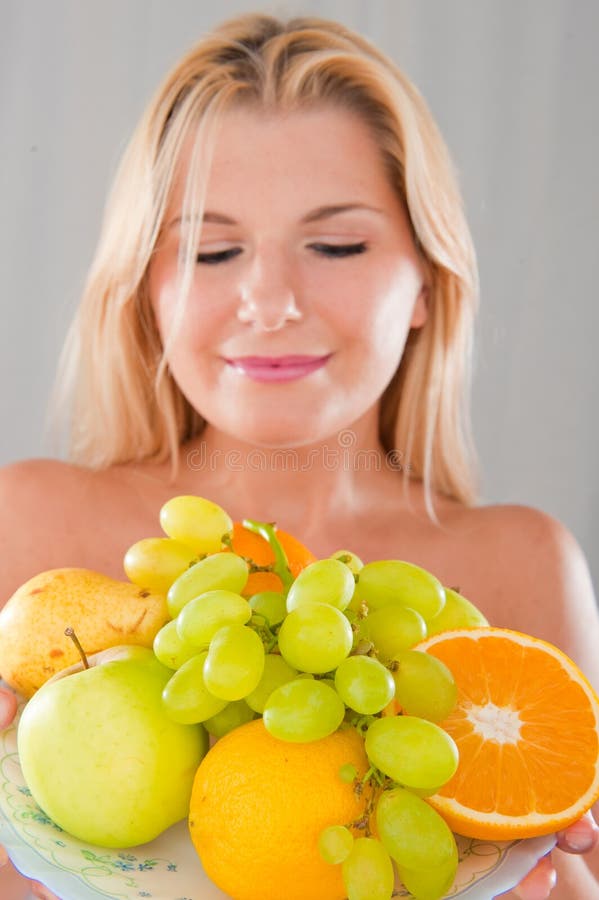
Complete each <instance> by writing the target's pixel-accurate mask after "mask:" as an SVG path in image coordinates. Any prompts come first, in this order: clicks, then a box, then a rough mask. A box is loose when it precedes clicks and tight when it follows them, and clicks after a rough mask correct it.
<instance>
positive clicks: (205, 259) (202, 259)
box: [196, 247, 241, 265]
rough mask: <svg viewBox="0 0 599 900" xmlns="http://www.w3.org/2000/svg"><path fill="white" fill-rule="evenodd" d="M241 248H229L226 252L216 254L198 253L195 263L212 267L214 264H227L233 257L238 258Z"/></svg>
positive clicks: (220, 251)
mask: <svg viewBox="0 0 599 900" xmlns="http://www.w3.org/2000/svg"><path fill="white" fill-rule="evenodd" d="M240 253H241V247H229V249H228V250H219V251H217V252H216V253H198V255H197V256H196V262H199V263H205V264H207V265H214V264H215V263H221V262H227V260H229V259H233V258H234V257H235V256H239V254H240Z"/></svg>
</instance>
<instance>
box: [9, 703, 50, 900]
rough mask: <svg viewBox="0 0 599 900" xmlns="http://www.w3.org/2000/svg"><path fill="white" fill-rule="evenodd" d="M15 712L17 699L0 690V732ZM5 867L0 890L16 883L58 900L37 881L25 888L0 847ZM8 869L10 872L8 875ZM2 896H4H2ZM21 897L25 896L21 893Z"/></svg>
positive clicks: (42, 899) (46, 899) (43, 899)
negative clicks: (8, 882)
mask: <svg viewBox="0 0 599 900" xmlns="http://www.w3.org/2000/svg"><path fill="white" fill-rule="evenodd" d="M16 711H17V698H16V697H15V695H14V694H13V693H12V691H7V690H4V688H0V731H2V729H3V728H8V726H9V725H10V723H11V722H12V720H13V719H14V717H15V713H16ZM4 867H7V868H6V869H5V871H4V875H3V876H0V882H2V883H1V884H0V888H2V887H9V886H11V890H12V885H13V884H14V887H17V883H15V880H16V882H18V885H19V886H23V891H25V889H28V890H29V891H30V892H31V894H33V896H34V897H38V898H39V900H59V898H58V897H57V896H56V895H55V894H53V893H51V891H49V890H48V889H47V888H45V887H44V885H43V884H40V883H39V882H38V881H32V882H29V885H28V886H27V882H26V881H24V880H23V879H22V878H19V876H18V874H17V873H16V872H15V870H14V869H12V867H11V866H10V861H9V858H8V853H7V852H6V850H5V849H4V847H2V846H0V869H3V868H4ZM9 869H12V871H11V872H10V873H9ZM7 879H10V885H8V884H6V880H7ZM3 896H4V894H3ZM23 896H25V894H24V893H23Z"/></svg>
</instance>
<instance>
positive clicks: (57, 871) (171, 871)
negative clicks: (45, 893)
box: [0, 717, 555, 900]
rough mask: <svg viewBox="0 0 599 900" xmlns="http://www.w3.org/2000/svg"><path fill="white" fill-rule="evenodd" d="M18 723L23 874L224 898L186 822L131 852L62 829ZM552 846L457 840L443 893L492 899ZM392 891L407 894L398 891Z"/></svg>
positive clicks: (3, 750)
mask: <svg viewBox="0 0 599 900" xmlns="http://www.w3.org/2000/svg"><path fill="white" fill-rule="evenodd" d="M17 721H18V717H17V720H15V722H13V724H12V725H11V727H10V728H8V729H6V731H4V732H0V844H3V845H4V846H5V847H6V849H7V851H8V853H9V855H10V858H11V859H12V861H13V863H14V865H15V866H16V868H17V869H18V870H19V871H20V872H22V873H23V875H26V876H28V877H30V878H35V879H37V880H38V881H41V882H42V883H43V884H45V885H46V886H47V887H48V888H50V890H52V891H54V892H55V893H56V894H58V896H59V897H61V898H63V900H106V898H110V900H140V898H144V897H145V898H151V900H223V898H226V897H227V895H226V894H224V893H223V892H222V891H220V890H219V889H218V888H217V887H216V886H215V885H214V884H213V883H212V882H211V881H210V880H209V878H208V876H207V875H206V874H205V873H204V871H203V869H202V866H201V863H200V861H199V859H198V857H197V855H196V853H195V850H194V848H193V845H192V843H191V840H190V838H189V835H188V832H187V823H186V822H185V821H183V822H179V824H178V825H174V826H173V827H172V828H169V829H168V831H165V832H164V833H163V834H161V835H160V837H158V838H157V839H156V840H154V841H152V842H151V843H149V844H144V845H143V846H140V847H134V848H133V849H128V850H105V849H103V848H100V847H94V846H92V845H91V844H86V843H84V842H83V841H79V840H77V839H76V838H73V837H71V836H70V835H69V834H66V833H65V832H64V831H62V830H61V829H60V828H59V827H58V826H57V825H55V824H54V823H53V822H52V821H51V820H50V819H49V818H48V817H47V816H46V815H45V814H44V813H43V812H42V811H41V810H40V808H39V806H38V805H37V804H36V803H35V801H34V800H33V798H32V797H31V794H30V793H29V790H28V788H27V787H26V785H25V781H24V779H23V775H22V772H21V767H20V765H19V759H18V756H17V731H16V725H17ZM43 752H44V751H43V747H41V748H40V753H43ZM554 844H555V837H554V835H550V836H546V837H542V838H532V839H530V840H525V841H512V842H503V843H502V842H494V841H478V840H472V839H470V838H462V837H458V847H459V851H460V864H459V867H458V874H457V877H456V880H455V883H454V886H453V888H452V890H451V891H450V893H449V894H448V895H447V896H448V897H452V898H454V897H464V898H468V900H490V898H492V897H495V896H497V895H498V894H501V893H503V892H504V891H507V890H509V889H510V888H512V887H514V885H515V884H517V883H518V882H519V881H520V880H521V878H523V876H524V875H525V874H526V873H527V872H529V871H530V869H532V868H533V866H534V863H535V862H536V861H537V860H538V859H539V858H540V857H541V856H543V855H544V854H545V853H547V852H548V851H549V850H550V849H551V848H552V847H553V845H554ZM397 896H399V897H405V898H407V897H410V894H408V892H407V891H404V890H401V889H400V890H399V892H398V894H397ZM281 900H285V898H284V897H283V896H282V897H281ZM306 900H310V898H308V897H306Z"/></svg>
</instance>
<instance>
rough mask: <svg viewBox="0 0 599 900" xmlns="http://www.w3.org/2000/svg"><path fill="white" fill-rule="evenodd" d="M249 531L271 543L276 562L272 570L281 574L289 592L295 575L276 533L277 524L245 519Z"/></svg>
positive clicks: (244, 522)
mask: <svg viewBox="0 0 599 900" xmlns="http://www.w3.org/2000/svg"><path fill="white" fill-rule="evenodd" d="M241 524H242V525H243V527H244V528H247V529H248V531H253V532H254V534H259V535H260V537H261V538H264V540H265V541H267V542H268V543H269V544H270V547H271V550H272V552H273V553H274V556H275V562H274V566H273V569H272V571H273V572H274V573H275V574H276V575H278V576H279V578H280V579H281V581H282V582H283V590H284V593H285V594H287V593H288V592H289V588H290V587H291V585H292V584H293V575H292V574H291V569H290V568H289V561H288V560H287V556H286V554H285V551H284V550H283V547H282V546H281V543H280V541H279V539H278V537H277V535H276V531H275V526H274V523H272V522H257V521H256V520H255V519H244V520H243V522H242V523H241Z"/></svg>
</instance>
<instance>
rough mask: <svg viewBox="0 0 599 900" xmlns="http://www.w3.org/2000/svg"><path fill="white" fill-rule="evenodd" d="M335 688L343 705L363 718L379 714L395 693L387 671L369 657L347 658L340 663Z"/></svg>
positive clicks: (391, 678) (393, 684)
mask: <svg viewBox="0 0 599 900" xmlns="http://www.w3.org/2000/svg"><path fill="white" fill-rule="evenodd" d="M335 688H336V690H337V693H338V694H339V696H340V697H341V699H342V700H343V702H344V703H345V705H346V706H349V708H350V709H353V710H355V711H356V712H358V713H361V714H362V715H364V716H373V715H374V714H375V713H378V712H380V711H381V710H382V709H384V708H385V707H386V706H387V704H388V703H390V702H391V700H392V699H393V695H394V694H395V683H394V681H393V676H392V675H391V673H390V671H389V669H386V668H385V666H384V665H383V664H382V663H380V662H378V660H376V659H371V658H370V657H369V656H348V657H347V659H344V660H343V661H342V662H341V663H339V666H338V667H337V671H336V672H335Z"/></svg>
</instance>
